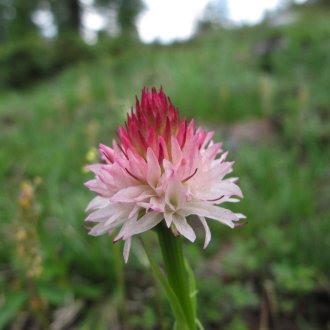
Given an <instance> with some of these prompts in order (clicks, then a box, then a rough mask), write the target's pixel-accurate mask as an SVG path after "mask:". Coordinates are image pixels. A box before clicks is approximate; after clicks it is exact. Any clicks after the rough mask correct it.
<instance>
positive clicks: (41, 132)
mask: <svg viewBox="0 0 330 330" xmlns="http://www.w3.org/2000/svg"><path fill="white" fill-rule="evenodd" d="M307 22H309V26H310V27H311V26H312V25H313V23H311V22H310V21H307ZM306 24H307V23H306V22H304V24H301V25H299V24H296V25H294V26H291V28H287V27H285V28H283V29H282V30H281V29H280V28H276V29H275V30H274V29H273V30H268V29H264V27H262V26H261V27H258V28H242V29H240V30H237V31H225V30H223V31H220V32H210V33H208V34H205V35H200V36H199V37H197V38H196V39H195V40H193V41H191V42H188V43H186V44H175V45H172V46H170V47H163V46H156V45H154V46H141V45H140V46H137V47H136V48H135V49H129V50H127V52H125V53H124V54H122V56H120V57H112V56H108V55H107V53H106V51H105V50H102V51H100V54H101V55H100V59H99V60H98V61H94V62H90V63H83V64H80V65H77V66H75V67H72V68H69V69H67V70H66V71H64V72H62V73H61V74H60V75H59V76H57V77H55V78H54V79H52V80H49V81H44V82H41V83H39V84H38V85H36V86H31V87H29V86H27V88H26V89H25V90H24V91H20V92H17V91H2V92H1V96H0V97H1V104H0V125H1V126H0V130H1V133H0V134H1V148H0V178H1V182H2V193H1V199H0V212H1V220H2V221H1V224H0V235H1V237H2V239H1V241H0V287H2V289H3V299H2V300H1V301H0V310H1V308H2V311H3V312H1V313H0V328H1V327H4V326H5V324H8V323H9V322H11V321H13V320H14V319H15V318H16V319H17V317H18V315H20V314H19V311H22V310H24V309H27V308H26V307H24V306H27V305H30V304H31V299H32V298H33V294H34V295H37V296H38V297H41V299H42V300H44V301H46V302H47V309H48V312H46V313H47V317H48V316H49V315H52V317H53V314H52V313H51V311H53V310H55V309H58V308H59V307H60V306H63V305H68V306H71V305H74V303H77V302H79V303H80V305H79V306H78V307H77V315H79V316H77V317H75V318H73V320H72V322H76V324H77V326H78V327H79V328H81V329H88V328H89V326H91V324H94V323H95V322H97V324H98V329H105V328H106V327H107V325H109V324H110V325H112V326H113V327H114V328H115V326H116V324H118V322H119V323H120V322H122V320H123V319H124V317H123V315H124V314H125V308H123V306H126V309H128V310H129V311H130V315H132V314H135V315H137V314H138V312H139V313H141V316H139V317H138V316H136V317H132V318H131V319H130V320H129V321H128V323H129V325H130V326H131V327H132V328H133V329H138V328H143V329H152V328H154V327H155V325H156V324H158V322H159V321H158V320H159V317H162V319H163V323H164V324H165V326H168V325H169V324H170V317H169V311H168V309H167V307H166V304H165V303H164V297H163V296H162V295H159V293H158V294H157V291H155V290H154V289H150V288H152V287H153V282H152V277H151V275H150V273H151V271H150V270H149V269H148V270H147V271H146V268H147V266H146V263H145V257H144V256H143V252H142V251H141V248H140V247H139V246H138V244H135V246H134V248H133V253H132V255H131V258H130V262H129V264H128V265H126V266H125V283H126V286H127V287H126V290H124V288H123V268H122V267H123V265H122V261H121V258H120V256H119V255H118V254H120V253H121V252H120V251H121V247H119V248H118V247H117V246H116V247H114V246H113V245H112V243H111V239H110V238H109V237H100V238H93V237H90V236H88V235H87V231H86V228H84V222H83V219H84V217H85V213H84V208H85V206H86V205H87V203H88V201H89V200H90V199H91V197H92V194H91V193H89V192H88V191H87V189H86V188H84V187H83V186H82V184H83V182H85V181H86V180H88V179H89V178H90V177H91V175H90V174H89V173H87V172H86V171H85V170H84V166H85V165H86V164H88V163H90V162H93V161H94V160H95V159H96V158H95V154H96V152H95V148H97V145H98V143H100V142H102V143H105V144H110V143H111V140H112V139H113V138H114V137H115V132H116V128H117V126H118V124H122V123H123V121H124V119H125V115H126V112H127V111H129V110H130V108H131V106H132V105H134V102H135V100H134V96H135V95H139V94H140V91H141V89H142V87H143V86H149V87H150V86H156V87H159V86H163V88H164V90H165V91H166V93H167V94H168V95H170V96H171V99H172V101H173V103H174V104H175V105H177V106H178V107H179V109H180V112H181V113H182V115H184V116H187V117H188V118H193V117H194V118H196V120H197V121H198V122H201V123H202V124H204V125H206V126H210V127H214V128H217V127H218V126H219V127H223V126H224V125H225V126H226V125H229V126H230V125H235V123H238V122H239V123H240V122H246V121H248V120H255V119H262V120H267V121H269V122H270V123H271V125H272V127H273V130H272V132H271V138H270V139H265V140H264V141H263V137H260V139H259V140H258V141H257V142H255V141H254V142H249V141H245V140H239V142H238V144H237V145H234V146H231V145H230V144H229V145H228V144H227V142H228V141H226V139H225V141H224V142H225V143H224V148H225V149H228V148H229V149H230V152H231V153H230V159H234V160H235V161H236V164H237V165H235V173H234V174H235V175H237V176H239V177H240V185H241V187H242V190H243V193H244V195H245V198H244V199H243V201H242V202H241V203H239V204H238V205H235V210H237V211H239V212H241V213H244V214H246V215H247V217H248V221H249V224H248V225H247V226H245V227H242V228H239V229H236V230H234V231H232V230H230V229H228V228H226V227H224V226H220V225H219V224H217V223H212V224H211V227H212V228H211V229H212V233H213V240H212V244H211V245H210V247H209V248H208V249H207V250H205V251H204V250H202V248H201V247H202V237H199V238H198V242H197V244H194V245H190V244H186V246H185V248H186V250H187V251H186V252H187V254H188V256H189V258H190V259H191V263H192V265H193V268H194V269H195V272H196V274H197V279H198V286H199V287H200V292H199V299H200V310H201V311H200V313H199V315H200V316H201V318H202V319H203V321H204V323H205V324H207V325H208V326H209V327H208V328H210V329H211V328H212V327H214V328H217V327H218V326H219V325H220V324H222V325H226V329H230V328H232V329H238V326H239V328H240V329H247V327H248V324H249V322H259V321H258V318H257V319H256V320H254V319H253V317H252V321H251V317H250V318H249V317H245V316H246V315H247V314H246V313H247V311H250V312H251V313H252V314H251V315H256V314H258V313H259V311H260V308H261V307H260V305H262V304H263V303H264V301H265V299H266V298H265V294H267V292H268V291H267V290H266V289H265V288H267V287H268V286H267V285H268V284H269V283H271V287H272V288H273V291H274V292H276V297H275V298H274V299H276V302H277V304H278V314H276V315H271V316H270V317H273V318H278V319H281V317H282V318H283V319H286V318H287V319H290V320H295V321H294V322H296V323H297V324H305V325H307V326H308V325H310V324H313V328H315V329H316V328H317V327H318V326H320V325H319V321H318V318H322V317H323V314H322V315H321V314H320V312H319V311H317V308H318V307H317V306H318V303H319V302H318V300H317V299H318V298H317V296H312V295H313V294H316V293H317V292H319V291H322V290H328V289H329V285H330V284H329V280H328V276H329V260H330V241H329V240H328V239H327V236H328V232H329V230H330V222H329V218H330V209H329V205H328V201H329V197H330V196H329V195H330V190H329V183H330V175H329V170H328V164H329V160H330V154H329V152H328V151H327V150H328V147H329V140H330V138H329V136H330V127H329V122H330V120H329V119H330V101H329V97H328V86H329V83H330V82H329V79H330V78H329V77H330V74H329V73H330V57H329V56H328V54H329V52H328V49H329V42H328V41H327V40H329V36H330V26H329V24H327V25H325V24H324V22H323V21H321V23H320V24H319V25H317V26H313V27H314V30H313V32H310V30H308V29H307V28H306ZM272 33H277V34H281V35H283V37H284V38H286V39H287V46H286V48H283V49H279V50H278V51H276V52H275V53H274V54H272V57H271V59H270V61H271V63H270V64H271V66H272V72H271V73H269V72H268V73H265V72H262V70H261V69H260V61H262V59H261V58H260V57H258V56H256V55H255V54H254V53H253V46H254V44H255V42H257V41H260V40H262V39H265V38H267V37H268V36H270V35H272ZM316 36H317V37H316ZM306 38H307V39H308V40H309V42H310V44H309V46H308V47H307V48H304V47H305V46H304V45H305V44H304V43H303V41H304V40H305V39H306ZM315 40H316V41H315ZM299 47H300V48H299ZM299 49H300V52H299ZM301 53H303V54H301ZM321 63H322V65H321ZM216 130H217V129H216ZM217 137H219V138H220V139H222V138H223V137H222V136H221V130H220V133H218V134H217ZM35 178H40V179H39V180H40V181H42V183H41V184H39V185H38V187H36V192H35V195H34V197H33V199H32V200H31V202H30V204H31V205H30V207H31V209H33V212H34V216H35V217H37V222H36V225H35V224H32V222H31V225H34V226H36V227H37V232H38V237H37V238H35V240H38V244H39V246H40V250H41V251H40V255H41V259H42V271H41V274H40V276H38V277H36V278H34V279H33V281H32V282H33V283H34V284H35V285H36V287H37V291H36V292H37V294H36V293H31V291H27V290H26V286H25V284H26V281H27V279H26V274H25V273H24V268H22V266H21V264H22V258H23V257H22V256H20V255H19V253H18V252H17V251H19V249H18V247H19V245H20V244H22V243H21V241H20V239H19V238H17V231H18V228H20V227H22V228H24V226H26V223H24V222H25V221H27V222H28V221H29V219H28V217H27V219H24V216H23V217H21V216H20V214H22V212H23V211H24V208H23V211H22V207H21V206H20V205H19V201H18V196H19V194H20V184H21V183H22V182H23V181H24V180H31V181H33V180H34V179H35ZM24 212H25V211H24ZM24 212H23V215H24V214H26V213H24ZM149 236H150V237H148V238H149V240H150V244H151V245H152V244H154V241H153V237H152V235H149ZM119 244H120V243H119ZM26 253H27V254H28V253H29V251H26ZM30 282H31V281H30ZM265 283H266V284H265ZM267 283H268V284H267ZM148 288H149V289H150V290H149V291H148V290H147V289H148ZM124 291H126V294H127V297H126V303H125V302H124V303H123V301H122V299H123V297H122V295H123V292H124ZM148 292H149V293H148ZM265 292H266V293H265ZM322 293H323V291H322ZM31 295H32V296H31ZM307 296H308V297H311V296H312V297H314V298H313V299H315V301H314V300H313V304H314V305H315V306H316V307H315V309H316V310H315V309H313V306H309V307H308V308H307V310H306V306H303V307H302V301H303V299H304V297H307ZM150 297H151V299H152V300H153V301H154V302H155V303H150V301H149V299H150ZM34 298H36V297H34ZM28 302H29V303H28ZM1 304H2V306H1ZM159 305H160V306H161V308H160V310H162V309H163V313H161V312H160V311H159V309H157V308H155V307H153V306H159ZM116 306H121V307H119V308H116ZM299 308H304V309H303V310H300V309H299ZM37 309H38V308H37ZM117 309H118V310H119V311H118V310H117ZM39 310H40V311H41V312H42V311H43V310H42V308H41V307H40V306H39ZM110 310H111V312H110ZM301 311H303V313H304V314H303V315H302V314H301ZM126 313H127V310H126ZM160 314H163V315H161V316H160ZM237 315H240V316H239V317H238V316H237ZM244 315H245V316H244ZM116 322H117V323H116ZM313 322H314V323H313Z"/></svg>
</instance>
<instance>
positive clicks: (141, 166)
mask: <svg viewBox="0 0 330 330" xmlns="http://www.w3.org/2000/svg"><path fill="white" fill-rule="evenodd" d="M213 134H214V133H213V132H206V131H204V130H203V129H202V128H200V127H199V128H197V129H196V128H195V127H194V120H191V121H190V123H189V124H188V123H187V120H186V119H185V118H184V119H183V120H182V121H180V118H179V113H178V109H177V108H175V107H174V106H173V105H172V103H171V100H170V99H169V98H167V97H166V95H165V94H164V92H163V90H162V89H160V91H157V90H156V89H155V88H153V89H152V91H151V92H149V90H148V89H147V88H144V89H143V91H142V97H141V101H139V100H138V99H137V100H136V107H135V111H133V109H132V111H131V113H130V114H128V115H127V121H126V123H125V126H122V127H119V130H118V133H117V135H118V139H119V143H118V142H116V141H115V140H113V142H112V148H111V147H108V146H106V145H103V144H101V145H100V152H101V158H102V160H103V163H98V164H93V165H90V166H88V169H89V170H90V171H92V172H93V173H95V179H93V180H90V181H88V182H86V183H85V185H86V186H87V187H88V188H89V189H90V190H92V191H94V192H95V193H96V194H97V196H96V197H95V198H94V199H93V200H92V201H91V202H90V203H89V205H88V207H87V211H92V213H91V214H90V215H89V216H88V217H87V218H86V221H91V222H96V223H97V224H96V225H95V226H94V227H92V228H91V230H90V232H89V234H91V235H95V236H98V235H101V234H105V233H109V234H112V233H113V232H114V231H115V229H117V228H118V227H121V229H120V230H119V232H118V233H117V235H116V237H115V239H114V242H116V241H118V240H120V239H122V240H125V245H124V259H125V261H126V262H127V260H128V256H129V250H130V246H131V238H132V236H134V235H137V234H140V233H143V232H145V231H147V230H149V229H151V228H153V227H155V226H157V225H158V224H159V223H160V222H161V221H165V223H166V225H167V227H169V228H171V230H172V232H173V233H174V234H176V235H177V234H180V235H182V236H184V237H186V238H187V239H188V240H190V241H192V242H193V241H195V239H196V234H195V231H194V229H193V228H192V226H191V223H189V222H190V221H189V219H187V217H188V216H189V215H197V216H198V218H199V220H200V222H201V224H202V226H203V227H204V230H205V243H204V248H205V247H206V246H207V245H208V244H209V242H210V240H211V232H210V229H209V227H208V224H207V222H206V218H209V219H214V220H217V221H219V222H222V223H224V224H226V225H228V226H229V227H232V228H233V227H235V222H236V221H238V220H239V219H241V218H244V216H243V215H241V214H238V213H233V212H232V211H230V210H228V209H225V208H223V207H220V206H218V204H222V203H224V202H236V201H238V199H237V198H233V196H236V197H240V198H242V197H243V195H242V192H241V190H240V188H239V187H238V186H237V185H236V184H235V182H236V181H237V178H228V179H225V178H224V177H225V176H226V175H227V174H228V173H230V172H232V167H233V162H228V161H226V157H227V152H225V153H223V151H222V149H221V146H222V144H221V143H214V142H213V141H212V137H213ZM218 156H220V157H218Z"/></svg>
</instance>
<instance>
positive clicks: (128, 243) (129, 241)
mask: <svg viewBox="0 0 330 330" xmlns="http://www.w3.org/2000/svg"><path fill="white" fill-rule="evenodd" d="M131 245H132V239H131V238H128V239H127V240H125V244H124V260H125V263H127V261H128V257H129V251H130V250H131Z"/></svg>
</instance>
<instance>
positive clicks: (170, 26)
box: [138, 0, 280, 43]
mask: <svg viewBox="0 0 330 330" xmlns="http://www.w3.org/2000/svg"><path fill="white" fill-rule="evenodd" d="M144 2H145V5H146V10H145V11H144V12H143V13H142V14H141V16H140V17H139V20H138V32H139V35H140V38H141V39H142V41H144V42H152V41H154V40H159V41H161V42H164V43H167V42H171V41H173V40H184V39H187V38H189V37H190V36H191V35H192V34H193V32H194V30H195V28H196V22H197V19H198V18H199V17H201V14H202V12H203V10H204V9H205V7H206V5H207V3H208V2H209V0H167V1H164V0H144ZM279 3H280V1H279V0H245V1H244V0H227V1H226V5H227V9H228V14H229V18H230V20H232V21H233V22H235V23H238V24H240V23H257V22H259V21H261V20H262V18H263V15H264V13H265V11H266V10H273V9H276V8H277V7H278V6H279Z"/></svg>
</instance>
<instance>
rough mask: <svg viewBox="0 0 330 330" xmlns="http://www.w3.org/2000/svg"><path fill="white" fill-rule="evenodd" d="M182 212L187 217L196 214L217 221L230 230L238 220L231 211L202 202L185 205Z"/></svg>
mask: <svg viewBox="0 0 330 330" xmlns="http://www.w3.org/2000/svg"><path fill="white" fill-rule="evenodd" d="M184 211H186V212H187V215H189V214H196V215H199V216H202V217H207V218H210V219H214V220H218V221H220V222H222V223H224V224H226V225H227V226H229V227H231V228H234V227H235V225H234V223H233V221H237V220H239V218H238V217H237V216H236V214H235V213H233V212H232V211H230V210H227V209H225V208H223V207H219V206H215V205H210V204H208V203H203V202H190V203H187V205H186V206H185V208H184Z"/></svg>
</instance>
